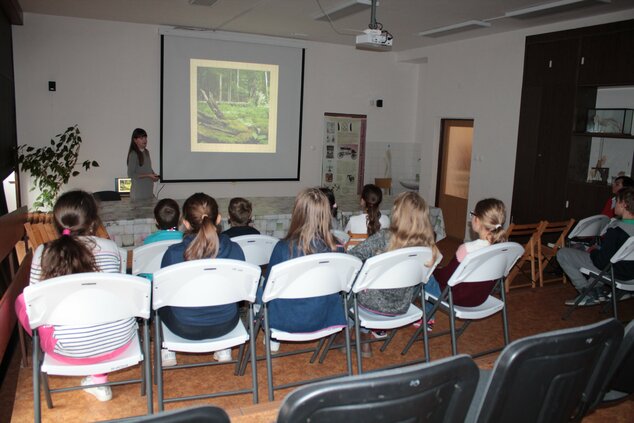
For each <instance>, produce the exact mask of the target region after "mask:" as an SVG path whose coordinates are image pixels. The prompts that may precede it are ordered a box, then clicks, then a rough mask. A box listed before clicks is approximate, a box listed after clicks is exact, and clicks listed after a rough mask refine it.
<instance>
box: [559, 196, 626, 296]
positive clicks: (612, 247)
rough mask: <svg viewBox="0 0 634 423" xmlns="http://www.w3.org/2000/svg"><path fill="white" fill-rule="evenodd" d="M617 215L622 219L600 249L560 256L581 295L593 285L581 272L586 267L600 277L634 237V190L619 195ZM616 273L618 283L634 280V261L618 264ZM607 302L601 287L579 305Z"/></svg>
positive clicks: (566, 252)
mask: <svg viewBox="0 0 634 423" xmlns="http://www.w3.org/2000/svg"><path fill="white" fill-rule="evenodd" d="M614 214H615V215H616V216H620V217H621V218H622V219H621V221H619V222H617V223H615V224H612V225H611V226H610V227H609V228H608V230H607V231H606V232H605V235H604V236H603V239H602V241H601V245H600V246H595V247H593V248H591V251H590V252H586V251H581V250H577V249H575V248H562V249H561V250H559V251H558V252H557V261H558V262H559V265H560V266H561V268H562V269H563V270H564V272H566V275H567V276H568V277H569V278H570V281H571V282H572V284H573V285H574V286H575V288H576V289H577V291H579V292H583V290H584V288H586V287H588V286H589V285H590V281H589V280H588V279H586V276H585V275H584V274H583V273H581V271H580V270H579V269H580V268H582V267H585V268H586V269H589V270H590V271H591V272H595V273H600V272H601V270H603V269H604V268H606V266H607V265H608V264H609V263H610V259H611V258H612V256H613V255H614V253H616V252H617V251H618V250H619V248H621V246H622V245H623V244H624V243H625V241H627V239H628V238H629V237H631V236H633V235H634V188H632V187H628V188H623V189H621V190H620V191H619V192H618V193H617V195H616V205H615V208H614ZM614 273H615V276H616V278H617V279H632V278H634V261H625V262H620V263H617V264H615V266H614ZM577 298H578V297H577ZM617 298H618V296H617ZM575 300H576V298H575V299H573V300H568V301H566V305H574V303H575ZM604 300H605V297H604V295H603V289H602V288H601V287H599V288H596V289H595V290H594V291H593V292H588V293H587V294H586V295H585V297H584V298H583V300H582V301H581V302H580V303H579V305H580V306H591V305H596V304H598V303H599V302H600V301H604Z"/></svg>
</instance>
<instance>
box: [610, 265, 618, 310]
mask: <svg viewBox="0 0 634 423" xmlns="http://www.w3.org/2000/svg"><path fill="white" fill-rule="evenodd" d="M610 269H611V270H612V272H611V274H612V284H611V285H612V287H611V288H612V313H613V315H614V318H615V319H616V320H619V310H618V308H619V306H618V301H619V299H618V298H617V297H616V281H615V278H614V267H611V268H610Z"/></svg>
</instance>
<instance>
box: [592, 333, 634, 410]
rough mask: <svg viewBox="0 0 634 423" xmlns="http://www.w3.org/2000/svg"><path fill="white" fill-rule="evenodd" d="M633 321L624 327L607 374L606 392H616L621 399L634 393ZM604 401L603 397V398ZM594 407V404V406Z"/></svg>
mask: <svg viewBox="0 0 634 423" xmlns="http://www.w3.org/2000/svg"><path fill="white" fill-rule="evenodd" d="M632 375H634V320H632V321H631V322H630V323H629V324H628V325H627V326H626V327H625V334H624V335H623V341H622V342H621V346H620V347H619V350H618V351H617V353H616V358H615V359H614V362H613V364H612V368H611V369H610V372H609V374H608V384H607V386H606V391H608V392H610V391H618V392H619V393H621V394H622V395H618V396H617V398H622V397H624V396H627V395H631V394H633V393H634V377H632ZM603 398H604V400H605V397H603ZM594 405H596V404H594Z"/></svg>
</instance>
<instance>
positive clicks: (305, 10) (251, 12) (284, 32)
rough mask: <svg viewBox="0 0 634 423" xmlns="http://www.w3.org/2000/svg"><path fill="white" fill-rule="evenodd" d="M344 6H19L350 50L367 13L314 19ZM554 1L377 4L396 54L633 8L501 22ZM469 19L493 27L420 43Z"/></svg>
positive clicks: (150, 1) (129, 2)
mask: <svg viewBox="0 0 634 423" xmlns="http://www.w3.org/2000/svg"><path fill="white" fill-rule="evenodd" d="M343 1H345V0H218V1H217V2H216V3H215V4H214V5H212V6H211V7H208V6H197V5H190V4H189V0H19V3H20V5H21V6H22V9H23V11H24V12H31V13H41V14H49V15H61V16H73V17H81V18H93V19H103V20H112V21H125V22H136V23H146V24H160V25H175V26H191V27H199V28H206V29H210V30H222V31H232V32H245V33H251V34H262V35H271V36H278V37H285V38H299V39H306V40H311V41H321V42H328V43H335V44H344V45H353V44H354V36H355V35H356V33H355V31H362V30H363V29H365V28H367V26H368V23H369V22H370V9H367V11H363V12H360V13H357V14H355V15H352V16H349V17H346V18H342V19H339V20H336V21H334V22H333V23H334V27H335V29H333V28H331V26H330V24H329V23H328V22H322V21H316V20H314V19H313V17H314V16H315V15H317V14H318V13H319V11H320V6H319V4H321V6H322V7H323V9H325V10H328V9H330V8H332V7H333V6H334V5H336V4H338V3H341V2H343ZM553 1H554V0H379V7H378V8H377V13H376V17H377V21H379V22H381V23H382V24H383V27H384V29H386V30H388V31H389V32H390V33H391V34H392V35H393V36H394V48H393V50H396V51H399V50H408V49H412V48H416V47H423V46H427V45H432V44H438V43H443V42H447V41H453V40H458V39H464V38H472V37H479V36H483V35H487V34H493V33H499V32H505V31H512V30H515V29H520V28H527V27H531V26H537V25H543V24H548V23H554V22H558V21H565V20H570V19H576V18H581V17H586V16H592V15H600V14H605V13H612V12H618V11H620V10H625V9H630V8H634V0H612V2H611V3H610V4H603V3H596V4H593V5H591V6H587V7H583V8H579V9H575V10H569V11H562V12H559V13H554V14H549V15H546V16H541V17H535V18H531V19H517V18H500V17H502V16H504V14H505V12H508V11H511V10H515V9H520V8H524V7H528V6H532V5H535V4H539V3H551V2H553ZM497 18H499V19H497ZM472 19H475V20H489V19H490V23H491V27H490V28H478V29H473V30H470V31H465V32H461V33H458V34H453V35H449V36H445V37H440V38H429V37H419V36H417V35H416V34H417V33H419V32H422V31H426V30H429V29H432V28H437V27H441V26H446V25H451V24H456V23H460V22H464V21H468V20H472ZM26 23H27V24H28V21H27V22H26ZM335 30H336V31H337V32H339V33H340V34H338V33H337V32H336V31H335Z"/></svg>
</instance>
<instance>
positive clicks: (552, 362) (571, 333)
mask: <svg viewBox="0 0 634 423" xmlns="http://www.w3.org/2000/svg"><path fill="white" fill-rule="evenodd" d="M622 336H623V326H622V325H621V324H620V323H618V322H617V321H616V320H615V319H609V320H604V321H602V322H599V323H595V324H592V325H588V326H581V327H577V328H572V329H564V330H558V331H553V332H548V333H543V334H539V335H535V336H530V337H528V338H523V339H520V340H517V341H515V342H513V343H511V344H509V345H508V346H507V347H506V348H505V349H504V350H503V351H502V353H501V354H500V356H499V357H498V359H497V361H496V362H495V366H494V367H493V370H492V371H491V370H490V371H480V382H479V383H478V389H477V391H476V394H475V397H474V399H473V402H472V404H471V408H470V410H469V414H468V415H467V419H466V421H467V422H479V423H480V422H508V421H512V422H514V423H521V422H531V423H537V422H544V423H545V422H549V423H550V422H568V421H580V420H581V418H582V417H583V416H584V415H585V414H586V413H587V412H588V411H589V410H590V409H591V408H592V407H593V405H594V404H595V403H596V402H598V399H599V398H600V397H601V396H602V393H603V392H604V389H605V384H606V383H607V374H608V369H609V368H610V365H611V363H612V362H613V360H614V357H615V355H616V352H617V349H618V347H619V345H620V343H621V338H622Z"/></svg>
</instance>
